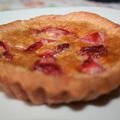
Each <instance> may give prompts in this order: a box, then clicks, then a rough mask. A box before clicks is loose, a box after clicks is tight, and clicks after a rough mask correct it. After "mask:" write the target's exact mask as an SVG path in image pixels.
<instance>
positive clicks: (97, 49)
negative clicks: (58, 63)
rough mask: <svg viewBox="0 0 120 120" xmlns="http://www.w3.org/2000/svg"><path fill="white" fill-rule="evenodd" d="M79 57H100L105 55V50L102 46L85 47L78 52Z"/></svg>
mask: <svg viewBox="0 0 120 120" xmlns="http://www.w3.org/2000/svg"><path fill="white" fill-rule="evenodd" d="M79 54H81V55H87V56H94V57H101V56H103V55H106V54H107V49H106V48H105V47H104V46H103V45H98V46H85V47H82V48H81V50H80V53H79Z"/></svg>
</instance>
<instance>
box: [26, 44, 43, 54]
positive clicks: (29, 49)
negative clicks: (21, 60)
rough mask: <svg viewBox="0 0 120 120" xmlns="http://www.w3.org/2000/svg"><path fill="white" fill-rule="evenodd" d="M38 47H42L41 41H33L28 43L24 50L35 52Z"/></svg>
mask: <svg viewBox="0 0 120 120" xmlns="http://www.w3.org/2000/svg"><path fill="white" fill-rule="evenodd" d="M40 47H42V43H41V42H35V43H34V44H32V45H30V46H29V47H28V48H27V49H25V52H35V51H36V50H37V49H39V48H40Z"/></svg>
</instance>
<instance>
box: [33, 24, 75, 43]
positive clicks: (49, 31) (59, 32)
mask: <svg viewBox="0 0 120 120" xmlns="http://www.w3.org/2000/svg"><path fill="white" fill-rule="evenodd" d="M32 31H33V33H34V34H36V35H37V36H38V37H39V38H49V39H53V40H55V41H56V40H59V39H61V38H62V37H63V36H64V35H75V34H74V33H72V32H69V31H68V30H65V29H62V28H57V27H50V26H49V27H46V28H43V29H41V30H36V31H35V30H32Z"/></svg>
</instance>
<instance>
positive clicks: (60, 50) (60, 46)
mask: <svg viewBox="0 0 120 120" xmlns="http://www.w3.org/2000/svg"><path fill="white" fill-rule="evenodd" d="M69 47H70V45H69V44H68V43H63V44H60V45H58V46H57V52H58V53H59V52H62V51H63V50H64V49H67V48H69Z"/></svg>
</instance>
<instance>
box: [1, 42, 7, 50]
mask: <svg viewBox="0 0 120 120" xmlns="http://www.w3.org/2000/svg"><path fill="white" fill-rule="evenodd" d="M0 47H2V48H3V49H4V50H8V46H7V44H6V43H5V42H3V41H0Z"/></svg>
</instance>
